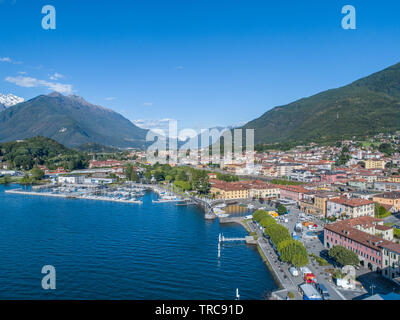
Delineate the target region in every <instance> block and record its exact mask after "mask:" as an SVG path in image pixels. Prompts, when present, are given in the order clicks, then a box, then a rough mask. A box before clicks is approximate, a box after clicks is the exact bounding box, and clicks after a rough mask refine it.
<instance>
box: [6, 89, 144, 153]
mask: <svg viewBox="0 0 400 320" xmlns="http://www.w3.org/2000/svg"><path fill="white" fill-rule="evenodd" d="M146 134H147V130H144V129H140V128H139V127H137V126H135V125H134V124H133V123H132V122H131V121H129V120H128V119H126V118H124V117H123V116H122V115H120V114H119V113H117V112H115V111H113V110H111V109H107V108H104V107H101V106H97V105H94V104H91V103H89V102H87V101H86V100H84V99H83V98H81V97H79V96H64V95H62V94H60V93H54V92H53V93H51V94H49V95H40V96H38V97H35V98H33V99H31V100H28V101H26V102H23V103H19V104H18V105H15V106H13V108H11V109H7V110H4V111H2V112H0V142H6V141H13V140H19V139H26V138H30V137H34V136H45V137H48V138H51V139H54V140H56V141H57V142H59V143H62V144H64V145H66V146H68V147H76V146H79V145H82V144H85V143H101V144H106V145H109V146H115V147H121V148H129V147H132V148H141V147H143V146H144V145H145V137H146Z"/></svg>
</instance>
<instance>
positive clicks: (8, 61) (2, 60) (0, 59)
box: [0, 57, 22, 64]
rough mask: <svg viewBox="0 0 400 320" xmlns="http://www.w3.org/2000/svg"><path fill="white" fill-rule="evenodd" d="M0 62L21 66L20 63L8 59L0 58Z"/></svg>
mask: <svg viewBox="0 0 400 320" xmlns="http://www.w3.org/2000/svg"><path fill="white" fill-rule="evenodd" d="M0 62H7V63H12V64H22V62H21V61H14V60H12V59H11V58H10V57H0Z"/></svg>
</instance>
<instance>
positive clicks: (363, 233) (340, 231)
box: [324, 217, 400, 275]
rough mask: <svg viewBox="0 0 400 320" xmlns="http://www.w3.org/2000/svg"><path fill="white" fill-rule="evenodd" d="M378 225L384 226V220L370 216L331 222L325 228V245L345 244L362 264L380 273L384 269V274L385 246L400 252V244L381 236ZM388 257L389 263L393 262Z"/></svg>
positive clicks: (329, 246)
mask: <svg viewBox="0 0 400 320" xmlns="http://www.w3.org/2000/svg"><path fill="white" fill-rule="evenodd" d="M377 227H384V226H383V221H379V219H374V218H370V217H361V218H357V219H351V220H344V221H339V222H336V223H332V224H329V225H327V226H325V228H324V246H325V247H326V248H327V249H330V248H332V247H334V246H343V247H345V248H347V249H349V250H351V251H353V252H355V253H356V254H357V256H358V258H359V260H360V262H361V265H362V266H364V267H368V268H369V269H371V270H374V271H378V272H379V273H382V270H383V273H382V274H383V275H384V269H385V264H386V261H385V258H384V256H385V254H386V253H385V252H384V250H385V248H386V250H387V249H389V248H391V249H390V250H392V251H399V252H400V245H399V244H396V243H394V242H392V241H389V240H387V239H384V238H383V237H381V231H380V230H379V228H377ZM385 228H389V227H385ZM386 259H387V260H388V264H390V263H391V262H392V260H390V259H388V258H386ZM396 272H397V271H396Z"/></svg>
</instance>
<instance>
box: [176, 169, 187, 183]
mask: <svg viewBox="0 0 400 320" xmlns="http://www.w3.org/2000/svg"><path fill="white" fill-rule="evenodd" d="M176 180H179V181H188V176H187V175H186V173H185V171H183V170H180V171H179V173H178V175H177V177H176Z"/></svg>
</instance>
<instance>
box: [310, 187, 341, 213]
mask: <svg viewBox="0 0 400 320" xmlns="http://www.w3.org/2000/svg"><path fill="white" fill-rule="evenodd" d="M338 197H339V195H338V194H336V193H334V192H319V193H317V194H316V195H315V196H314V207H315V210H316V212H317V213H318V214H319V215H321V216H323V217H326V211H327V202H328V200H330V199H334V198H338Z"/></svg>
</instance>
